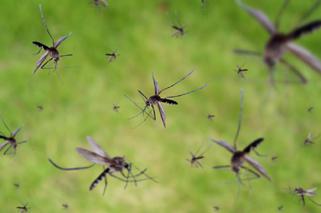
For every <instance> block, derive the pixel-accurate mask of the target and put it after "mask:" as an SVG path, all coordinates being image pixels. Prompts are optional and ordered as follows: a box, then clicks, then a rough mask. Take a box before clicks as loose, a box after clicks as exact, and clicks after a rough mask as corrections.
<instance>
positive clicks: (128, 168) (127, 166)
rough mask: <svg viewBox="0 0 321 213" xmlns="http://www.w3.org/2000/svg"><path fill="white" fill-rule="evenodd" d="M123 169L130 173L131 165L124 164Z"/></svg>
mask: <svg viewBox="0 0 321 213" xmlns="http://www.w3.org/2000/svg"><path fill="white" fill-rule="evenodd" d="M124 168H125V169H127V171H128V172H129V173H130V172H131V170H132V164H131V163H126V162H125V164H124Z"/></svg>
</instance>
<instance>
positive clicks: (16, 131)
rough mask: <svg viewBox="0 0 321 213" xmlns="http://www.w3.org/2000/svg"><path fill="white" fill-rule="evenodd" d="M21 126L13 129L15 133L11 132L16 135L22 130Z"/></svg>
mask: <svg viewBox="0 0 321 213" xmlns="http://www.w3.org/2000/svg"><path fill="white" fill-rule="evenodd" d="M20 130H21V128H17V129H16V130H15V131H13V133H12V134H11V135H12V136H13V137H15V136H16V135H17V134H18V133H19V132H20Z"/></svg>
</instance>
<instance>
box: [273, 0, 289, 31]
mask: <svg viewBox="0 0 321 213" xmlns="http://www.w3.org/2000/svg"><path fill="white" fill-rule="evenodd" d="M289 1H290V0H284V1H283V4H282V6H281V7H280V9H279V12H278V13H277V15H276V17H275V22H274V25H275V28H276V29H278V28H279V25H280V20H281V17H282V14H283V12H284V10H285V9H286V8H287V6H288V4H289Z"/></svg>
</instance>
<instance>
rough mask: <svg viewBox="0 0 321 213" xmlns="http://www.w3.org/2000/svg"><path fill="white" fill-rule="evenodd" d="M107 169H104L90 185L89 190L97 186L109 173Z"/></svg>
mask: <svg viewBox="0 0 321 213" xmlns="http://www.w3.org/2000/svg"><path fill="white" fill-rule="evenodd" d="M109 170H110V169H109V167H108V168H107V169H105V170H104V171H103V172H102V173H101V174H100V175H99V176H98V177H97V178H96V179H95V180H94V181H93V182H92V184H91V185H90V187H89V190H93V189H94V188H95V187H96V186H97V184H98V183H99V182H100V181H101V180H102V179H103V178H104V177H105V176H106V174H107V173H108V172H109Z"/></svg>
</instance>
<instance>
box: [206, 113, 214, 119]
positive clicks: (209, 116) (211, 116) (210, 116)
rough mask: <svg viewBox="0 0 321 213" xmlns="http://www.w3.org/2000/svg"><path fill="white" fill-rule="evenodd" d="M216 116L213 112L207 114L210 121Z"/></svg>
mask: <svg viewBox="0 0 321 213" xmlns="http://www.w3.org/2000/svg"><path fill="white" fill-rule="evenodd" d="M214 118H215V115H213V114H208V115H207V119H208V120H210V121H212V120H213V119H214Z"/></svg>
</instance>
